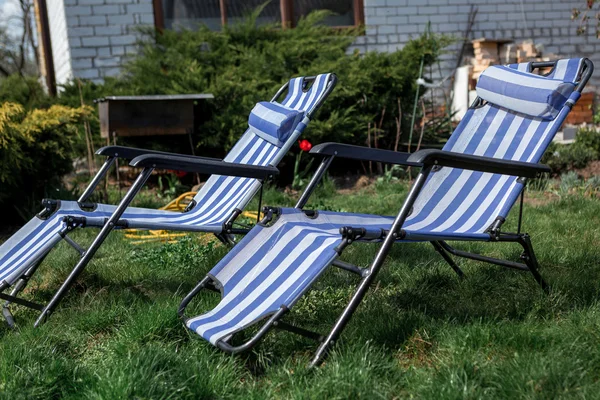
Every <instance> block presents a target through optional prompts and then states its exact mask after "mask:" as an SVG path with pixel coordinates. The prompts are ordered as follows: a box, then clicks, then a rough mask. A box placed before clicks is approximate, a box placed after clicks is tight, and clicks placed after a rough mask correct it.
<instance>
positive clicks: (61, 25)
mask: <svg viewBox="0 0 600 400" xmlns="http://www.w3.org/2000/svg"><path fill="white" fill-rule="evenodd" d="M46 4H47V9H48V23H49V30H50V40H51V42H52V58H53V59H54V74H55V77H56V82H57V83H58V84H61V83H64V82H67V81H69V80H70V79H72V73H73V71H72V69H71V55H70V51H69V37H68V36H67V23H66V18H65V8H64V3H63V0H47V2H46ZM42 59H43V58H42Z"/></svg>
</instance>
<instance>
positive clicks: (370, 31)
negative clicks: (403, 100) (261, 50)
mask: <svg viewBox="0 0 600 400" xmlns="http://www.w3.org/2000/svg"><path fill="white" fill-rule="evenodd" d="M364 2H365V25H366V32H365V33H366V34H365V36H363V37H359V38H358V40H357V41H356V42H355V44H354V46H353V48H352V49H358V50H360V51H394V50H397V49H401V48H402V47H403V46H404V44H406V42H407V41H408V40H410V38H411V37H416V36H418V35H420V34H421V33H423V32H424V31H425V29H426V26H427V23H428V22H431V30H432V31H433V32H436V33H444V34H449V35H454V36H455V37H457V38H462V37H464V35H465V31H466V29H467V22H468V18H469V10H470V9H471V4H473V5H474V6H476V7H477V8H478V12H477V16H476V18H475V23H474V25H473V28H472V32H471V35H470V37H469V39H475V38H481V37H486V38H489V39H514V40H522V39H532V40H533V41H534V43H536V45H540V44H543V45H544V53H554V54H556V55H559V56H561V57H582V56H583V57H588V58H590V59H591V60H592V61H593V62H594V63H595V65H597V66H600V39H597V38H596V36H595V26H594V23H593V21H590V22H589V28H588V32H587V34H585V35H583V36H577V34H576V30H577V26H578V23H577V22H574V21H571V10H572V9H573V8H576V7H577V8H581V7H585V1H581V0H550V1H548V0H364ZM521 5H523V9H522V8H521ZM460 46H461V44H460V43H456V44H455V45H454V46H453V47H451V48H450V51H449V53H448V54H445V55H444V56H443V57H442V74H441V75H443V76H444V77H445V76H446V75H448V74H449V73H451V72H452V70H453V69H454V67H455V66H456V62H457V57H458V51H459V49H460ZM433 72H434V73H433V78H434V79H439V78H440V74H439V73H436V71H433ZM592 84H594V85H598V84H600V74H596V78H595V79H594V78H592Z"/></svg>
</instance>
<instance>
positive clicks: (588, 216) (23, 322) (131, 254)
mask: <svg viewBox="0 0 600 400" xmlns="http://www.w3.org/2000/svg"><path fill="white" fill-rule="evenodd" d="M406 188H407V187H406V185H405V184H403V183H395V184H375V185H372V186H369V187H367V188H364V189H361V190H360V191H358V192H353V193H350V194H349V193H343V194H342V193H339V192H338V193H333V192H327V191H326V190H321V191H319V193H317V196H315V198H314V200H313V202H312V205H313V206H314V207H318V208H321V209H330V210H344V211H358V212H371V213H381V214H387V215H393V214H395V213H396V211H397V210H398V208H399V207H400V204H401V201H402V200H403V198H404V196H405V195H406V190H407V189H406ZM328 193H329V194H328ZM537 195H538V197H543V196H541V195H540V194H539V193H538V194H537ZM265 198H266V200H265V203H266V204H273V205H285V204H287V205H291V204H293V196H286V195H285V194H283V193H281V192H279V191H276V190H269V191H268V192H267V193H266V197H265ZM539 203H544V202H540V201H536V202H535V204H536V205H535V206H534V205H526V207H525V213H524V229H525V230H526V231H527V232H529V233H530V234H531V236H532V240H533V244H534V246H535V249H536V251H537V256H538V259H539V262H540V264H541V266H542V267H541V273H542V274H543V275H544V276H545V277H546V279H547V280H548V282H549V283H550V284H551V285H552V286H553V291H552V293H551V294H550V295H545V294H544V293H543V292H542V290H540V288H539V287H538V286H537V285H536V283H535V281H534V280H533V278H532V276H531V275H530V274H528V273H524V272H520V271H514V270H507V269H502V268H501V267H497V266H491V265H484V264H482V263H478V262H473V261H466V260H458V261H459V265H460V266H461V268H462V269H463V270H464V272H465V274H466V278H465V279H464V280H462V281H461V280H459V279H458V278H457V276H456V275H455V274H454V272H453V271H452V270H451V269H450V268H449V267H448V266H447V265H446V264H445V263H444V262H443V261H442V259H441V258H440V256H439V255H438V254H437V253H436V252H435V251H434V249H433V248H432V246H430V245H427V244H398V245H396V246H395V247H394V249H393V251H392V253H391V254H390V256H389V258H388V260H387V262H386V264H385V266H384V268H383V269H382V273H381V274H380V275H379V277H378V279H377V284H376V285H375V286H374V287H373V288H372V290H371V291H370V292H369V293H368V295H367V297H366V299H365V301H364V302H363V304H362V305H361V306H360V307H359V309H358V311H357V313H356V314H355V316H354V318H353V319H352V321H351V323H350V324H349V326H348V327H347V329H346V330H345V331H344V333H343V336H342V340H341V341H340V342H339V343H338V344H337V345H336V346H335V350H334V352H333V353H332V354H331V356H330V357H329V358H328V359H327V360H326V362H325V363H324V365H323V366H322V367H320V368H318V369H314V370H310V369H307V367H306V365H307V363H308V361H309V358H310V356H311V353H312V351H314V350H315V348H316V347H315V345H314V343H312V342H310V341H308V340H306V339H304V338H300V337H297V336H295V335H293V334H290V333H286V332H281V331H273V332H271V333H270V334H269V335H268V336H267V338H266V339H265V340H264V341H263V342H261V343H260V345H259V346H258V347H256V348H255V350H254V351H253V352H251V353H248V354H244V355H237V356H230V355H227V354H224V353H222V352H221V351H219V350H217V349H216V348H214V347H213V346H211V345H210V344H208V343H207V342H205V341H204V340H202V339H200V338H198V337H197V336H196V335H195V334H191V333H189V332H188V331H187V330H186V329H185V328H184V327H183V325H182V323H181V321H179V320H178V318H177V316H176V309H177V306H178V304H179V302H180V300H181V299H182V297H183V296H184V294H185V293H187V292H188V291H189V290H190V289H191V288H192V287H193V286H194V285H195V284H196V282H197V281H198V280H199V279H201V278H202V277H203V276H204V275H205V273H206V272H207V271H208V270H209V269H210V268H211V267H212V266H213V265H214V264H215V263H216V262H217V261H218V260H219V259H220V257H222V256H223V255H224V254H225V253H226V249H225V248H224V247H223V246H221V245H218V244H216V243H215V244H214V245H206V244H202V243H201V240H200V235H191V236H189V237H188V238H186V239H184V240H181V241H179V242H178V243H175V244H169V245H160V244H145V245H133V244H131V243H130V242H129V241H127V240H126V239H125V238H124V236H123V233H121V232H115V233H113V234H111V236H110V238H109V239H108V240H107V242H106V244H105V245H104V246H103V247H102V248H101V249H100V251H99V252H98V254H97V256H96V257H95V259H94V261H92V263H91V264H90V266H89V267H88V268H87V270H86V271H85V272H84V273H83V274H82V276H81V277H80V278H79V280H78V282H77V284H76V285H75V287H74V288H73V290H71V291H70V293H69V295H68V297H67V298H66V299H65V301H63V303H62V304H61V307H59V309H58V310H57V311H56V313H55V314H54V315H53V316H52V317H51V318H50V320H49V321H48V323H46V324H45V325H44V326H42V327H41V328H39V329H33V328H32V324H33V321H34V320H35V317H36V313H34V312H31V311H27V310H26V309H24V308H21V307H14V308H13V310H14V312H15V316H16V319H17V322H18V324H19V328H18V330H17V331H11V330H9V329H8V328H6V327H5V326H2V327H1V328H0V398H10V399H20V398H23V399H36V398H39V399H50V398H66V399H74V398H89V399H125V398H136V399H138V398H139V399H186V398H189V399H199V398H255V399H263V398H314V399H323V398H369V399H370V398H387V399H391V398H403V397H416V398H435V399H438V398H448V399H450V398H457V399H458V398H460V399H462V398H486V399H488V398H501V399H505V398H550V397H557V396H559V397H577V398H588V397H589V398H597V396H598V393H600V202H599V201H598V199H592V198H589V197H584V196H582V195H566V196H563V197H562V198H560V199H558V200H552V201H551V202H549V203H547V204H539ZM516 211H517V210H514V211H513V218H512V219H509V223H508V224H507V225H508V226H507V228H513V229H514V228H515V226H516V221H515V219H516V215H517V212H516ZM93 233H95V232H94V231H93V230H90V229H86V230H83V231H80V232H78V234H77V235H75V237H76V239H78V240H80V241H82V242H86V241H89V240H91V238H92V235H93ZM378 247H379V246H378V245H376V244H375V245H373V244H360V245H352V246H350V247H349V248H348V250H347V251H346V252H345V253H344V259H345V260H348V261H353V262H354V263H357V264H359V265H362V266H366V265H367V264H368V263H369V261H370V260H371V259H372V257H373V255H374V254H375V252H376V251H377V249H378ZM460 248H463V249H468V250H472V251H477V252H483V253H485V254H487V255H492V256H496V257H506V258H510V259H513V260H517V259H518V256H519V254H520V251H519V249H518V248H517V246H515V245H512V244H495V245H490V244H478V243H473V244H461V245H460ZM75 261H76V256H75V252H74V251H73V250H72V249H70V248H68V247H67V246H64V245H61V246H60V247H59V248H58V249H57V250H55V251H54V252H52V253H51V255H50V256H49V257H48V258H47V259H46V261H45V262H44V265H43V266H42V268H41V269H40V274H39V276H38V277H37V279H36V280H35V281H33V282H32V283H31V285H30V286H29V289H28V292H27V297H31V298H36V299H38V300H39V299H49V298H50V297H51V295H52V293H53V291H54V290H56V289H57V287H58V285H59V283H60V281H61V279H63V277H64V276H65V275H66V274H67V273H68V271H69V269H70V267H71V266H72V265H73V263H74V262H75ZM355 283H356V277H355V276H353V275H349V274H348V273H346V272H344V271H340V270H337V269H336V270H333V269H332V270H330V271H328V272H327V273H326V274H325V276H324V277H323V278H322V279H321V280H320V281H319V282H318V284H317V285H316V287H315V289H314V290H313V291H311V292H309V293H308V295H307V296H306V297H305V298H304V299H303V300H301V301H300V302H299V303H298V304H297V307H295V308H294V310H293V312H292V313H291V314H290V319H291V320H292V321H294V322H297V323H303V324H304V326H307V327H309V328H311V329H314V330H317V331H320V332H322V333H325V332H326V331H327V330H328V328H329V327H330V326H331V324H332V323H333V322H334V320H335V318H336V316H337V314H338V313H339V311H340V309H341V307H343V305H344V302H345V301H347V299H348V297H349V296H350V295H351V293H352V291H353V288H354V287H355V286H354V284H355ZM214 296H215V295H214V294H212V293H208V294H207V295H206V296H205V297H200V299H199V301H198V303H200V305H199V307H200V308H201V307H202V306H204V307H208V306H209V305H211V304H214V303H215V298H214Z"/></svg>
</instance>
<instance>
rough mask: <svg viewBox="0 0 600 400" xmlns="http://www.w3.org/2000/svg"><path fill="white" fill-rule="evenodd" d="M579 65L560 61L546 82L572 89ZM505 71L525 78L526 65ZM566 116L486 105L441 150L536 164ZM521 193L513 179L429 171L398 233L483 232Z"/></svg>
mask: <svg viewBox="0 0 600 400" xmlns="http://www.w3.org/2000/svg"><path fill="white" fill-rule="evenodd" d="M582 65H583V60H582V59H571V60H560V61H558V62H557V63H556V65H555V66H554V69H553V70H552V71H551V72H550V74H548V75H547V78H548V79H562V80H564V81H565V82H571V83H575V82H576V81H577V79H578V78H579V75H580V72H581V70H582ZM510 67H511V68H514V69H516V70H519V71H524V72H531V64H530V63H523V64H513V65H511V66H510ZM577 96H578V93H577ZM577 96H574V97H577ZM575 100H576V99H575ZM569 110H570V108H569V107H567V106H564V107H562V109H561V110H560V112H559V113H558V115H557V116H556V118H554V119H552V120H543V119H540V118H534V117H531V116H528V115H524V114H519V113H517V112H514V111H511V110H508V109H504V108H500V107H497V106H495V105H494V104H491V103H486V104H484V105H483V106H480V107H475V108H470V109H469V110H468V111H467V113H466V115H465V117H464V118H463V119H462V121H461V122H460V124H459V125H458V127H457V128H456V130H455V131H454V133H453V134H452V135H451V137H450V139H449V140H448V142H447V143H446V145H445V146H444V150H446V151H452V152H456V153H464V154H472V155H480V156H486V157H494V158H502V159H506V160H518V161H525V162H531V163H537V162H539V161H540V159H541V157H542V155H543V153H544V151H545V150H546V148H547V147H548V145H549V144H550V142H551V141H552V138H553V137H554V135H555V134H556V132H557V131H558V129H559V128H560V126H561V125H562V123H563V122H564V119H565V118H566V116H567V114H568V113H569ZM522 188H523V184H522V183H521V181H519V180H518V177H514V176H506V175H500V174H490V173H482V172H476V171H467V170H462V169H457V168H446V167H444V168H441V169H439V170H437V171H435V170H434V171H433V172H432V173H431V174H430V175H429V177H428V179H427V182H426V184H425V186H424V187H423V190H422V191H421V194H420V195H419V197H418V198H417V200H416V202H415V204H414V207H413V210H412V213H411V215H410V216H409V217H408V219H407V221H406V222H405V224H404V227H403V228H404V229H406V230H413V231H419V230H421V231H428V232H439V233H444V232H446V233H482V232H485V231H486V230H487V229H488V228H489V227H490V225H491V224H492V223H493V222H494V220H496V218H498V217H502V218H505V217H506V216H507V215H508V212H509V211H510V209H511V207H512V205H513V204H514V202H515V200H516V199H517V197H518V196H519V194H520V192H521V190H522Z"/></svg>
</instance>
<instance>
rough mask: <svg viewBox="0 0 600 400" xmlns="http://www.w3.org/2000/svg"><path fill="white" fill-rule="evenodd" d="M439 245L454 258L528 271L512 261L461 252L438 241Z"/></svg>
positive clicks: (525, 267)
mask: <svg viewBox="0 0 600 400" xmlns="http://www.w3.org/2000/svg"><path fill="white" fill-rule="evenodd" d="M517 241H518V239H515V240H512V241H511V242H517ZM439 243H440V245H441V246H442V247H443V248H444V250H446V251H447V252H448V253H450V254H452V255H454V256H457V257H463V258H468V259H470V260H475V261H482V262H486V263H490V264H494V265H499V266H501V267H506V268H512V269H518V270H520V271H529V267H528V266H527V265H526V264H522V263H517V262H514V261H508V260H499V259H497V258H493V257H488V256H482V255H481V254H475V253H469V252H466V251H462V250H457V249H455V248H454V247H452V246H450V245H449V244H448V243H446V242H444V241H440V242H439Z"/></svg>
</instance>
